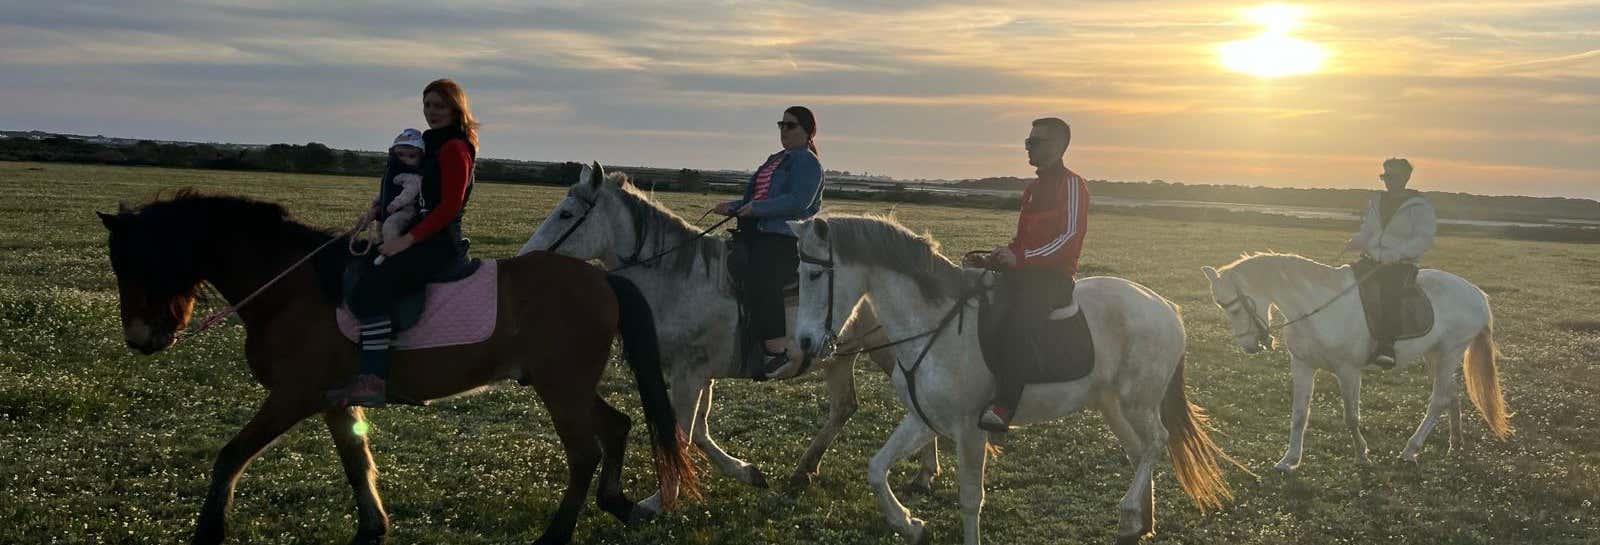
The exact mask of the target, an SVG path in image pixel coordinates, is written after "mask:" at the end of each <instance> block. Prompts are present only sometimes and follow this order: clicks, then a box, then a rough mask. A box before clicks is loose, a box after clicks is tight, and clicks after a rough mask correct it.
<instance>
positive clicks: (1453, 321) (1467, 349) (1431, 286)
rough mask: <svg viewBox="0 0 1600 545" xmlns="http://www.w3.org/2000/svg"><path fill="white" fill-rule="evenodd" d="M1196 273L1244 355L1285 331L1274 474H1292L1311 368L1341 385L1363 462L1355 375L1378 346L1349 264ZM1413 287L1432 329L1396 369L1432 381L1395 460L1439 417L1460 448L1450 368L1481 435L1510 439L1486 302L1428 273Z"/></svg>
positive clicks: (1286, 263)
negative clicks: (1280, 438)
mask: <svg viewBox="0 0 1600 545" xmlns="http://www.w3.org/2000/svg"><path fill="white" fill-rule="evenodd" d="M1202 270H1203V272H1205V275H1206V278H1209V279H1211V296H1212V297H1213V298H1214V299H1215V300H1216V302H1217V304H1218V306H1220V307H1222V309H1223V311H1224V312H1226V313H1227V315H1228V319H1229V320H1230V322H1231V328H1232V332H1233V336H1234V339H1235V340H1236V341H1238V342H1239V346H1241V347H1242V348H1244V351H1245V352H1248V353H1252V354H1254V353H1256V352H1260V351H1262V350H1264V349H1266V348H1267V347H1268V346H1270V345H1271V344H1272V343H1273V339H1272V330H1273V329H1276V328H1278V327H1279V326H1276V325H1269V324H1271V322H1270V320H1271V319H1273V318H1274V317H1276V318H1277V319H1278V320H1280V322H1279V323H1280V324H1282V323H1287V324H1289V325H1288V326H1287V327H1283V328H1282V329H1283V335H1284V340H1285V341H1287V343H1288V347H1289V370H1290V373H1291V374H1292V376H1293V382H1294V401H1293V405H1294V411H1293V414H1292V416H1291V417H1290V421H1289V450H1288V451H1287V452H1284V454H1283V459H1282V460H1280V461H1278V465H1277V468H1278V469H1279V470H1281V471H1293V470H1294V469H1295V468H1297V467H1299V466H1300V454H1301V451H1302V446H1303V445H1304V440H1305V433H1306V420H1307V418H1308V417H1309V415H1310V411H1311V388H1312V385H1313V383H1314V380H1313V378H1314V375H1315V374H1316V370H1317V369H1323V370H1326V371H1328V372H1331V373H1333V375H1334V376H1335V377H1337V378H1338V379H1339V390H1340V394H1341V395H1342V397H1343V398H1344V420H1345V425H1346V426H1347V427H1348V428H1349V429H1350V435H1351V437H1352V438H1353V439H1354V443H1355V458H1356V461H1357V462H1359V463H1361V464H1366V463H1370V460H1369V459H1368V458H1367V441H1366V439H1364V438H1362V436H1361V370H1362V368H1363V367H1365V366H1366V364H1367V362H1368V361H1369V360H1370V358H1371V356H1372V353H1373V350H1374V349H1375V348H1376V347H1377V345H1376V344H1375V343H1376V341H1375V340H1374V339H1373V338H1372V334H1371V333H1370V332H1369V331H1368V330H1367V318H1366V315H1365V314H1364V313H1363V311H1362V307H1361V298H1360V296H1359V295H1358V294H1357V290H1356V289H1355V288H1354V285H1355V282H1356V275H1355V272H1354V271H1353V270H1352V269H1351V268H1350V267H1349V266H1343V267H1337V268H1335V267H1329V266H1327V265H1323V264H1321V263H1317V262H1316V261H1312V260H1310V259H1306V258H1304V257H1300V256H1297V255H1289V254H1254V255H1249V256H1246V257H1244V258H1241V259H1239V260H1238V261H1235V262H1233V263H1231V264H1229V265H1227V266H1224V267H1222V268H1221V269H1213V268H1211V267H1204V268H1203V269H1202ZM1417 285H1418V286H1421V287H1422V291H1423V292H1425V293H1427V294H1428V299H1429V300H1431V301H1432V303H1433V315H1434V320H1435V321H1434V325H1433V331H1431V332H1429V333H1428V334H1427V335H1425V336H1422V337H1418V338H1415V339H1410V340H1403V341H1400V342H1398V343H1396V344H1395V352H1396V356H1397V358H1396V359H1395V361H1398V362H1402V363H1403V364H1410V362H1414V361H1416V360H1417V359H1419V358H1422V359H1425V360H1426V361H1427V362H1428V372H1429V374H1430V375H1432V377H1433V395H1432V396H1431V397H1430V398H1429V400H1428V413H1427V414H1426V415H1424V416H1423V419H1422V424H1421V425H1419V426H1417V431H1416V433H1414V434H1412V435H1411V441H1410V442H1408V443H1407V444H1406V448H1405V450H1404V451H1402V452H1401V453H1400V457H1401V458H1402V459H1404V460H1407V461H1412V462H1415V461H1416V460H1417V453H1418V451H1420V450H1421V449H1422V443H1423V441H1425V440H1426V439H1427V438H1428V432H1429V431H1432V430H1433V426H1434V424H1435V423H1436V422H1437V421H1438V419H1439V417H1440V416H1441V415H1445V414H1448V415H1449V416H1450V448H1451V449H1454V448H1456V447H1457V446H1459V445H1461V403H1460V400H1459V399H1458V395H1457V386H1456V367H1455V365H1454V362H1457V361H1459V362H1461V366H1462V368H1463V369H1464V374H1465V375H1466V383H1467V396H1468V397H1469V398H1471V399H1472V403H1473V405H1476V406H1477V407H1478V412H1479V414H1482V415H1483V420H1484V422H1486V423H1488V425H1489V431H1490V432H1492V433H1494V434H1495V436H1497V437H1501V438H1504V437H1506V436H1508V435H1510V434H1511V425H1510V424H1509V423H1508V422H1507V421H1506V420H1507V414H1506V404H1505V398H1504V397H1503V396H1502V395H1501V393H1500V379H1499V378H1498V371H1497V370H1496V366H1495V358H1496V357H1497V355H1498V349H1497V348H1496V347H1495V342H1494V315H1493V314H1492V313H1490V311H1489V296H1488V295H1485V294H1484V293H1483V290H1480V289H1478V287H1477V286H1474V285H1472V284H1471V283H1470V282H1467V281H1466V280H1463V279H1462V278H1461V277H1459V276H1456V275H1453V274H1450V273H1447V272H1444V271H1439V270H1434V269H1422V271H1421V272H1419V273H1417ZM1324 305H1326V306H1324ZM1319 309H1320V310H1319ZM1263 313H1265V314H1263ZM1291 320H1294V322H1293V323H1290V321H1291Z"/></svg>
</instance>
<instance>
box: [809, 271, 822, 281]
mask: <svg viewBox="0 0 1600 545" xmlns="http://www.w3.org/2000/svg"><path fill="white" fill-rule="evenodd" d="M807 275H808V276H810V277H811V279H812V280H816V279H818V278H822V271H811V272H810V273H807Z"/></svg>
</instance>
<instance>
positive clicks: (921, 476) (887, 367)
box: [840, 329, 939, 494]
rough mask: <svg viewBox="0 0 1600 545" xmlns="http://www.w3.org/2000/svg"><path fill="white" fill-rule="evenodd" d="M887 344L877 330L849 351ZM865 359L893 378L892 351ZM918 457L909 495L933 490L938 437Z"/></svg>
mask: <svg viewBox="0 0 1600 545" xmlns="http://www.w3.org/2000/svg"><path fill="white" fill-rule="evenodd" d="M888 342H889V335H888V334H887V333H884V332H883V330H882V329H879V330H876V331H873V332H872V333H869V334H867V337H866V338H865V339H863V340H862V341H861V342H859V343H857V344H856V345H855V346H852V347H850V348H849V350H859V349H861V348H863V347H865V346H880V345H883V344H887V343H888ZM840 350H841V351H843V350H846V349H845V348H844V347H841V348H840ZM867 358H869V359H871V360H872V364H873V365H874V366H876V367H877V368H878V369H879V370H881V371H883V372H884V374H886V375H889V376H894V366H895V359H894V349H892V348H879V349H877V350H873V351H871V352H867ZM919 457H920V459H921V462H922V467H921V469H920V470H918V471H917V475H916V476H915V477H912V478H911V481H910V482H908V483H906V492H907V493H910V494H915V493H918V492H928V491H932V490H933V479H934V478H936V477H938V476H939V438H938V436H934V438H933V440H931V441H928V446H925V447H922V452H920V453H919Z"/></svg>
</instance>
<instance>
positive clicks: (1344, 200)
mask: <svg viewBox="0 0 1600 545" xmlns="http://www.w3.org/2000/svg"><path fill="white" fill-rule="evenodd" d="M1027 182H1028V180H1026V179H1020V178H983V179H979V180H966V181H961V182H956V183H955V184H953V185H955V186H956V187H964V188H970V189H1003V190H1021V189H1022V186H1023V185H1025V184H1027ZM1089 189H1090V192H1091V193H1093V194H1094V195H1095V196H1097V197H1099V196H1105V197H1123V198H1129V199H1141V200H1179V201H1201V202H1222V203H1238V204H1260V205H1272V206H1303V207H1316V208H1339V209H1345V210H1352V211H1357V210H1360V209H1361V208H1363V207H1365V206H1366V204H1367V200H1368V199H1371V198H1372V192H1373V191H1375V190H1378V189H1380V187H1379V185H1378V182H1376V181H1374V182H1373V188H1372V189H1371V190H1363V189H1301V188H1289V187H1244V186H1234V185H1206V184H1184V183H1173V182H1166V181H1163V180H1155V181H1151V182H1111V181H1104V180H1092V181H1090V182H1089ZM1426 193H1427V196H1428V201H1429V202H1431V203H1432V204H1433V206H1434V208H1436V209H1437V210H1438V211H1439V214H1440V215H1442V216H1449V217H1452V218H1456V219H1473V220H1498V221H1531V222H1543V221H1547V220H1549V219H1551V218H1565V219H1581V220H1600V202H1597V201H1593V200H1588V199H1568V198H1561V197H1496V196H1485V195H1472V194H1468V193H1446V192H1438V191H1428V192H1426Z"/></svg>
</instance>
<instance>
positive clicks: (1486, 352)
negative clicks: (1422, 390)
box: [1461, 316, 1511, 439]
mask: <svg viewBox="0 0 1600 545" xmlns="http://www.w3.org/2000/svg"><path fill="white" fill-rule="evenodd" d="M1499 356H1500V347H1499V346H1497V345H1495V342H1494V317H1493V316H1490V317H1489V323H1488V324H1487V325H1485V326H1483V331H1480V332H1478V336H1477V337H1474V338H1473V339H1472V344H1471V345H1469V346H1467V354H1466V356H1465V357H1462V358H1461V374H1462V375H1463V376H1464V377H1465V378H1466V382H1467V398H1468V399H1471V400H1472V404H1473V405H1475V406H1477V407H1478V414H1481V415H1483V421H1484V422H1485V423H1487V424H1488V425H1489V431H1490V432H1493V433H1494V435H1495V437H1499V438H1501V439H1505V438H1506V437H1508V436H1510V435H1511V423H1510V422H1508V421H1507V420H1508V418H1509V417H1510V414H1508V413H1507V412H1506V398H1505V395H1504V394H1502V393H1501V392H1500V371H1499V369H1498V366H1497V365H1496V364H1495V359H1496V358H1498V357H1499Z"/></svg>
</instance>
